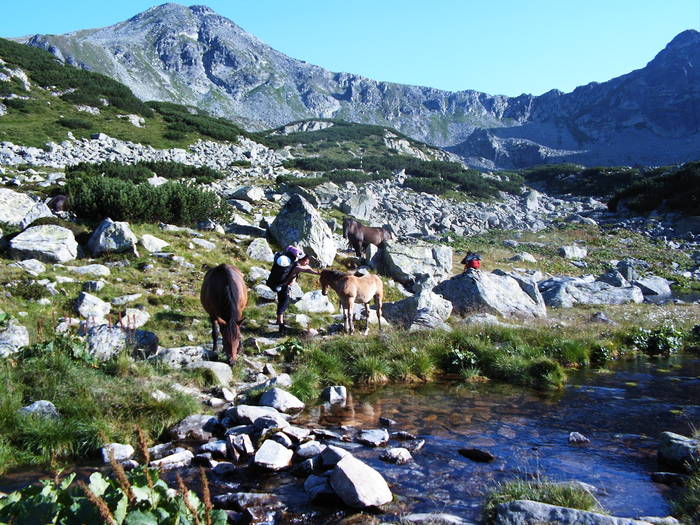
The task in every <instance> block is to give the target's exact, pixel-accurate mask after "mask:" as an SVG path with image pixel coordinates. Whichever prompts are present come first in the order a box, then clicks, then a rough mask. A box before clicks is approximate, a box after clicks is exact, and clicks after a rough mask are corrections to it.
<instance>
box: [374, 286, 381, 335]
mask: <svg viewBox="0 0 700 525" xmlns="http://www.w3.org/2000/svg"><path fill="white" fill-rule="evenodd" d="M374 302H375V304H376V305H377V323H379V331H380V332H381V331H382V296H381V295H379V294H377V295H375V296H374Z"/></svg>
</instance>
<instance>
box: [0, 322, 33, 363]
mask: <svg viewBox="0 0 700 525" xmlns="http://www.w3.org/2000/svg"><path fill="white" fill-rule="evenodd" d="M25 346H29V331H28V330H27V329H26V328H25V327H24V326H22V325H19V324H17V323H16V322H15V321H14V320H10V322H9V323H8V324H7V326H6V327H5V328H0V358H2V357H7V356H9V355H11V354H14V353H17V352H19V350H20V349H21V348H22V347H25Z"/></svg>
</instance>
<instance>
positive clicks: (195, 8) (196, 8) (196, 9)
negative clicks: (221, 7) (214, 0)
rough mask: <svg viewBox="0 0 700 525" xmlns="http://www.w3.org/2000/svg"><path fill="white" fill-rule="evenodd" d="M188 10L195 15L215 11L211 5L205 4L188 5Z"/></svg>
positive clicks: (212, 13) (213, 12) (208, 13)
mask: <svg viewBox="0 0 700 525" xmlns="http://www.w3.org/2000/svg"><path fill="white" fill-rule="evenodd" d="M190 11H192V12H193V13H195V14H197V15H215V14H216V11H214V10H213V9H212V8H211V7H209V6H206V5H191V6H190Z"/></svg>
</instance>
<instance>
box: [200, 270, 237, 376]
mask: <svg viewBox="0 0 700 525" xmlns="http://www.w3.org/2000/svg"><path fill="white" fill-rule="evenodd" d="M199 298H200V300H201V301H202V306H203V307H204V309H205V310H206V312H207V313H208V314H209V318H210V319H211V339H212V349H213V351H214V352H216V343H217V337H216V335H217V334H216V331H217V330H216V328H217V325H218V326H219V331H220V332H221V336H222V339H223V342H224V352H225V353H226V355H227V356H228V359H229V361H230V362H231V363H232V364H233V362H234V361H235V360H236V356H237V355H238V349H239V348H240V346H241V324H242V323H243V320H244V318H243V311H244V310H245V307H246V306H248V289H247V288H246V286H245V283H244V281H243V274H242V273H241V272H240V270H239V269H238V268H236V267H234V266H230V265H228V264H220V265H219V266H217V267H216V268H211V269H210V270H209V271H208V272H207V274H206V275H205V276H204V282H203V283H202V291H201V292H200V294H199Z"/></svg>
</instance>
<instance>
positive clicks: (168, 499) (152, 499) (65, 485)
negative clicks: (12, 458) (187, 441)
mask: <svg viewBox="0 0 700 525" xmlns="http://www.w3.org/2000/svg"><path fill="white" fill-rule="evenodd" d="M117 468H118V467H117ZM200 476H202V477H201V478H200V483H201V484H202V486H207V487H208V482H207V481H206V479H205V478H204V476H205V474H204V471H200ZM75 477H76V475H75V474H70V475H69V476H68V477H66V478H65V479H63V480H62V481H60V482H59V481H53V480H42V481H41V482H40V483H39V484H37V485H30V486H28V487H25V488H23V489H22V490H18V491H16V492H13V493H11V494H9V495H8V496H7V497H4V498H0V521H3V522H8V523H115V524H122V523H125V524H137V523H138V524H146V523H148V524H162V525H195V524H198V523H207V524H211V525H225V524H226V523H227V521H228V518H227V515H226V511H224V510H214V509H212V506H211V501H201V500H200V498H199V497H198V496H197V494H196V493H195V492H194V491H192V490H189V489H188V488H187V487H186V486H185V484H184V482H182V479H181V478H179V480H178V481H179V487H178V490H177V492H175V493H173V492H171V491H170V489H169V487H168V485H167V484H166V483H165V482H164V481H163V480H161V479H160V473H159V471H158V469H148V468H143V467H139V468H136V469H134V470H132V471H131V472H128V473H125V472H124V471H123V470H121V469H120V470H119V471H118V472H117V475H116V478H117V479H115V478H108V477H105V476H103V475H102V474H101V473H99V472H95V473H93V474H92V475H91V476H90V480H89V483H88V484H85V483H82V482H77V483H73V481H74V480H75ZM205 495H206V496H205V497H208V495H209V490H208V488H207V490H206V492H205Z"/></svg>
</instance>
